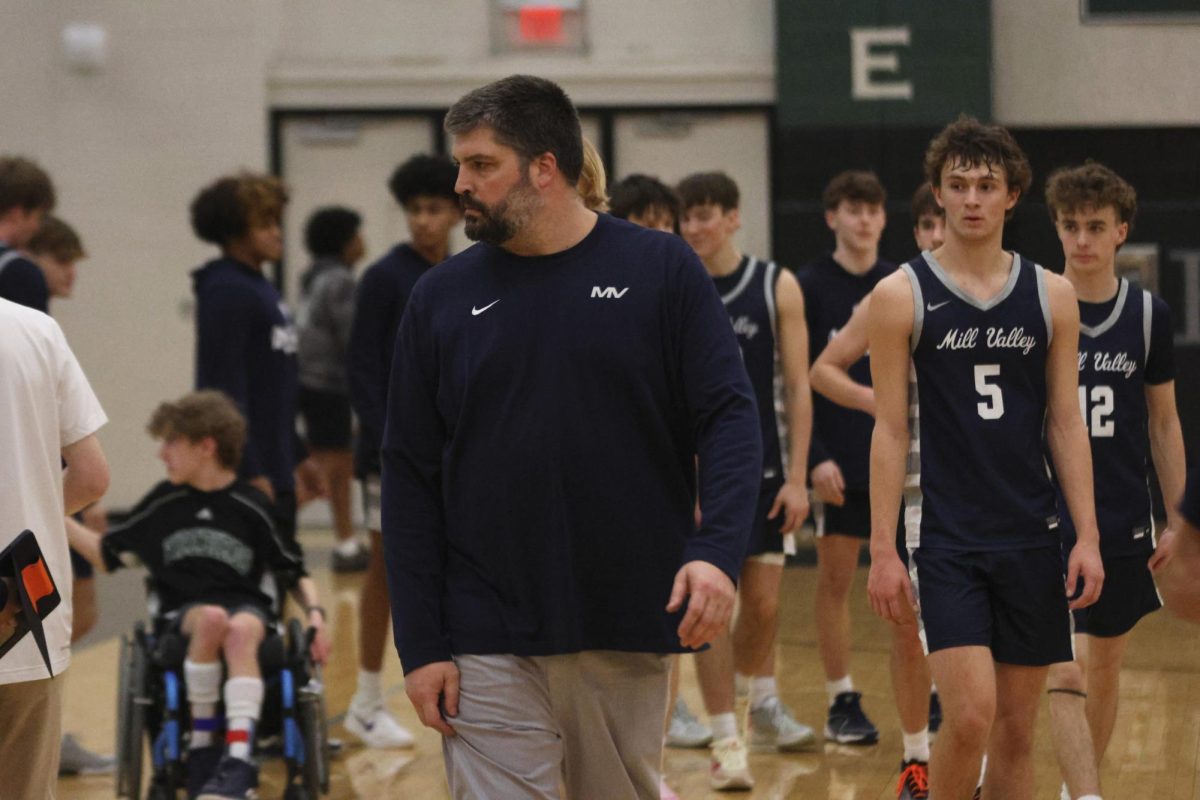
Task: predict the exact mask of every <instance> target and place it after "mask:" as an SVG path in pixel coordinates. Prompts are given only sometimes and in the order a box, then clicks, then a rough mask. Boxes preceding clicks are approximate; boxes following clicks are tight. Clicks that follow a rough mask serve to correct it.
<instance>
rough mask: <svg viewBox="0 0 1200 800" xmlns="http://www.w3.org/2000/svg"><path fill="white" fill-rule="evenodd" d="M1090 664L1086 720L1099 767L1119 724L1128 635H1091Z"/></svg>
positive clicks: (1089, 645)
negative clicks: (1118, 717) (1114, 728)
mask: <svg viewBox="0 0 1200 800" xmlns="http://www.w3.org/2000/svg"><path fill="white" fill-rule="evenodd" d="M1087 638H1088V648H1089V652H1088V662H1087V685H1088V698H1087V720H1088V727H1089V728H1091V732H1092V744H1093V745H1094V746H1095V750H1096V762H1097V764H1099V763H1101V762H1103V761H1104V753H1105V752H1106V751H1107V750H1108V744H1109V742H1110V741H1112V733H1113V726H1114V725H1115V724H1116V721H1117V698H1118V697H1119V696H1120V688H1121V687H1120V678H1121V664H1122V662H1124V660H1125V649H1126V647H1127V646H1128V645H1129V634H1128V633H1125V634H1122V635H1120V636H1089V637H1087Z"/></svg>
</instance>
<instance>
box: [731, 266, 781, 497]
mask: <svg viewBox="0 0 1200 800" xmlns="http://www.w3.org/2000/svg"><path fill="white" fill-rule="evenodd" d="M778 279H779V267H778V266H777V265H776V264H775V262H774V261H759V260H758V259H757V258H754V257H753V256H745V257H743V258H742V261H741V263H740V264H739V265H738V268H737V270H736V271H734V272H733V273H732V274H731V275H725V276H722V277H720V278H715V279H714V283H715V284H716V287H717V292H718V293H719V294H720V295H721V301H722V302H723V303H724V304H725V310H726V311H728V312H729V321H730V322H731V323H732V324H733V332H734V333H735V334H736V335H737V341H738V346H739V347H740V348H741V350H742V361H743V362H744V363H745V365H746V373H747V374H748V375H749V376H750V384H751V385H752V386H753V387H754V398H755V400H756V401H757V402H758V417H759V424H760V425H761V428H762V440H763V472H762V478H763V480H764V481H767V480H775V479H778V480H783V478H784V472H785V469H786V461H785V459H786V454H785V452H784V448H783V447H782V446H781V442H783V441H786V439H787V437H786V435H785V432H784V431H783V429H782V425H783V410H784V398H783V369H782V367H781V365H780V362H779V346H778V343H777V339H776V335H775V332H776V327H777V323H776V316H777V315H776V309H775V283H776V281H777V280H778Z"/></svg>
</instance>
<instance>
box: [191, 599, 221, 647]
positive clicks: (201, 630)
mask: <svg viewBox="0 0 1200 800" xmlns="http://www.w3.org/2000/svg"><path fill="white" fill-rule="evenodd" d="M228 627H229V612H227V611H226V610H225V609H223V608H221V607H220V606H200V608H199V609H197V610H196V621H195V624H194V626H193V628H192V635H193V636H199V637H200V638H202V639H220V638H221V637H223V636H224V635H225V630H226V629H227V628H228Z"/></svg>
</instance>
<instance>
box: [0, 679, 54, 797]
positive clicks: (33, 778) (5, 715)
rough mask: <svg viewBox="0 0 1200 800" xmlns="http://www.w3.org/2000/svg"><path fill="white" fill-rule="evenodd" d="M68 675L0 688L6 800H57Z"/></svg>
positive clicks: (0, 782) (0, 784)
mask: <svg viewBox="0 0 1200 800" xmlns="http://www.w3.org/2000/svg"><path fill="white" fill-rule="evenodd" d="M63 683H64V680H63V676H62V675H58V676H56V677H54V678H45V679H43V680H40V681H24V682H22V683H6V684H0V800H54V790H55V786H56V785H57V783H58V753H59V748H60V747H61V746H62V696H63Z"/></svg>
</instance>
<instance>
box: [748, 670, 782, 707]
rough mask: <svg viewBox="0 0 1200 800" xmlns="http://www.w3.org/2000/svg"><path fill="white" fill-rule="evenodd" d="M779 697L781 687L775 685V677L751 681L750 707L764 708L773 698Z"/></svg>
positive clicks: (770, 676) (752, 679) (757, 678)
mask: <svg viewBox="0 0 1200 800" xmlns="http://www.w3.org/2000/svg"><path fill="white" fill-rule="evenodd" d="M778 696H779V687H778V686H777V685H776V684H775V676H774V675H768V676H767V677H765V678H759V677H755V678H751V679H750V707H751V708H762V706H763V704H765V703H766V702H767V701H768V700H770V699H771V698H772V697H778Z"/></svg>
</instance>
